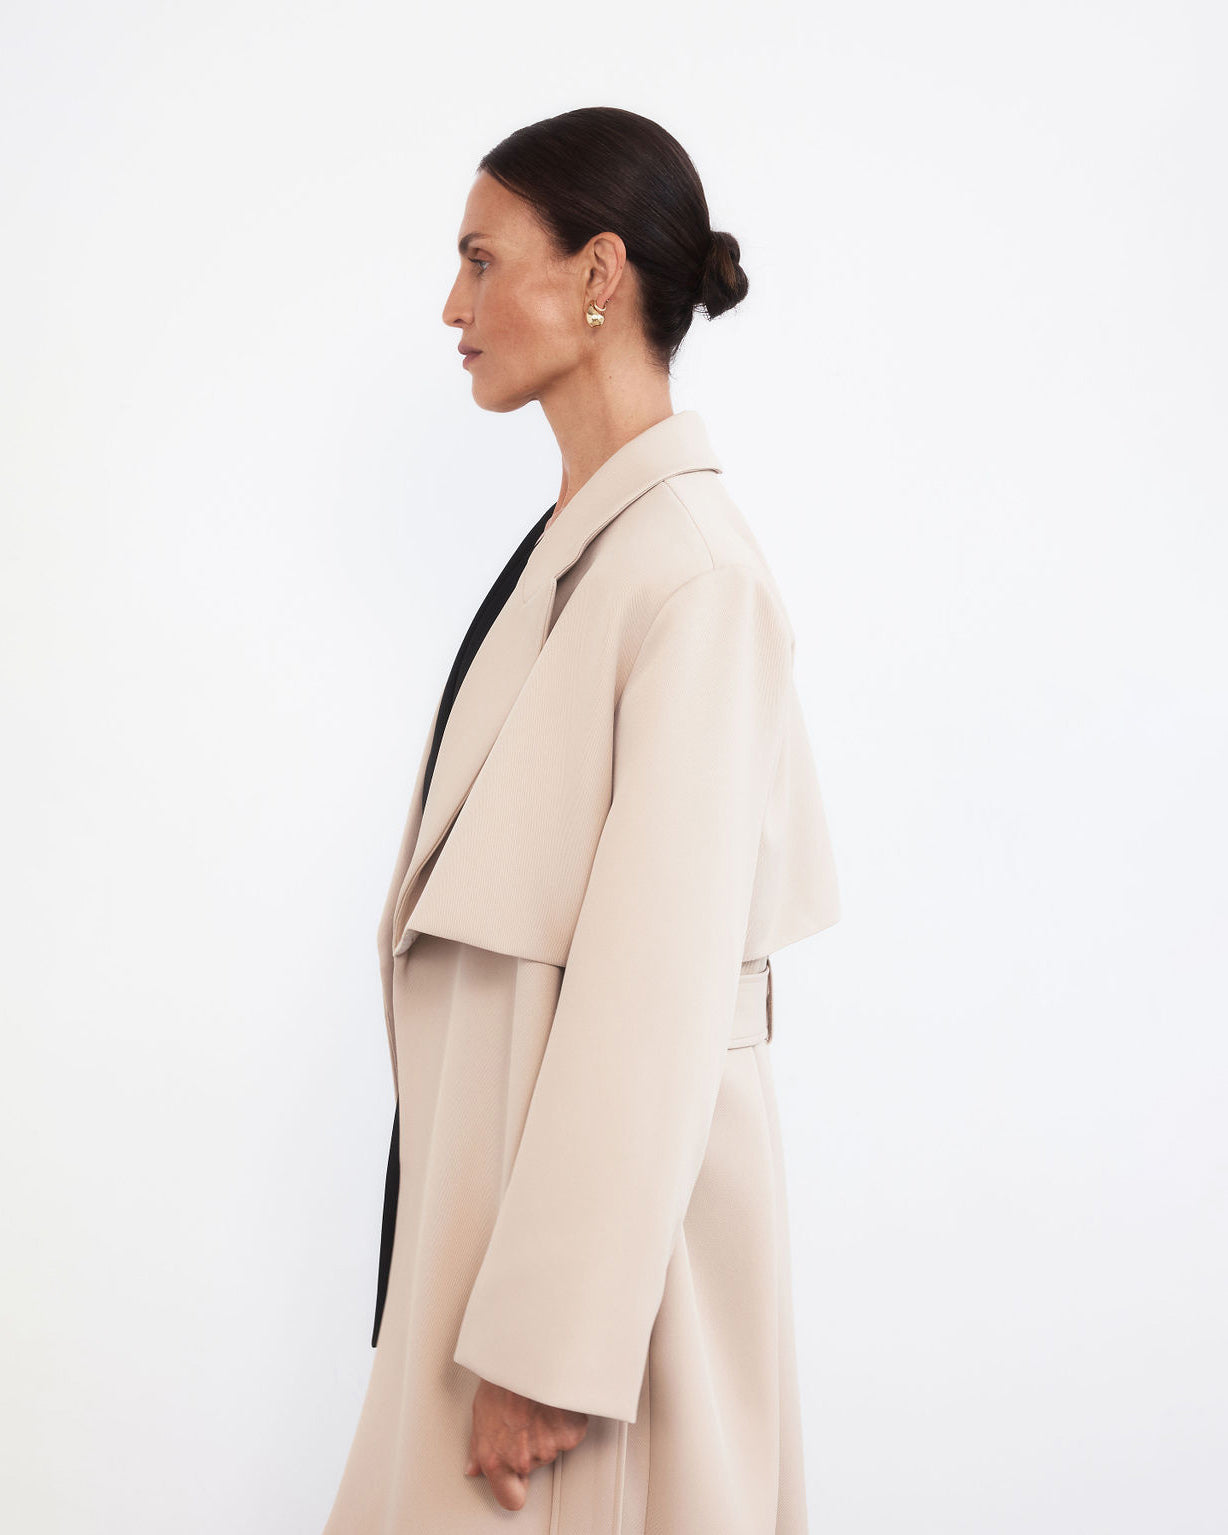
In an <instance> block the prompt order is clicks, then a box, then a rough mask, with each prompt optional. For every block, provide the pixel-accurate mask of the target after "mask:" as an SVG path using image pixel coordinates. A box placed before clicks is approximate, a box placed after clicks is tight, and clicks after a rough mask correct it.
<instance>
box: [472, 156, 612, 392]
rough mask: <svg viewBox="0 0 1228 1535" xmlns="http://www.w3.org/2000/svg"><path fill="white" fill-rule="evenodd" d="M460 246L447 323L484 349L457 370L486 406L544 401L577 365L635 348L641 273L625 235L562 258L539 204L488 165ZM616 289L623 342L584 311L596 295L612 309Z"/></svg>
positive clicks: (606, 236)
mask: <svg viewBox="0 0 1228 1535" xmlns="http://www.w3.org/2000/svg"><path fill="white" fill-rule="evenodd" d="M458 250H459V253H460V271H459V273H458V275H457V278H456V281H455V282H454V283H453V284H452V291H451V292H450V293H449V294H448V300H447V303H446V304H445V305H444V310H443V321H444V324H445V325H452V326H455V327H456V329H457V330H458V331H459V332H460V335H459V343H460V345H462V346H464V347H472V348H474V349H475V352H476V355H473V356H469V357H468V358H467V360H465V361H464V362H462V361H460V360H459V359H458V361H457V367H462V366H463V367H464V369H465V371H466V372H467V373H469V374H470V375H471V376H472V379H473V398H474V400H475V402H476V403H477V404H478V405H480V406H481V407H482V409H483V410H493V411H510V410H518V409H519V408H520V407H521V406H522V405H525V404H527V403H528V402H529V401H530V400H541V399H543V398H545V397H547V396H548V395H550V394H551V393H552V392H556V391H559V390H561V389H563V388H566V387H567V384H568V382H569V380H571V379H573V378H574V375H575V374H576V373H577V370H580V371H583V370H584V369H588V368H597V367H601V366H608V365H609V363H610V362H611V360H612V358H611V352H612V351H613V350H614V349H615V348H616V347H621V346H624V345H626V344H627V340H628V332H627V328H626V319H627V311H628V307H629V304H630V302H631V295H632V294H633V292H634V278H633V274H632V272H631V269H630V268H629V267H627V265H626V260H627V252H626V246H625V245H624V244H623V241H622V239H621V238H620V237H619V236H618V235H616V234H612V233H609V232H605V233H602V234H598V235H595V236H594V237H593V239H592V240H590V241H588V243H587V244H586V245H585V246H584V248H583V249H582V250H580V251H577V252H576V254H575V255H574V256H568V257H559V256H558V254H557V253H556V251H555V249H554V246H553V244H552V242H551V239H550V236H549V234H548V233H547V232H546V230H545V229H544V228H543V227H542V225H541V224H540V223H539V221H538V219H537V217H536V216H535V214H534V213H533V210H532V209H531V208H530V206H529V204H528V203H526V202H525V201H524V199H523V198H521V197H517V196H516V194H515V193H514V192H510V191H508V189H507V188H506V187H505V186H503V184H502V183H501V182H499V181H496V180H495V178H494V177H493V176H490V175H488V174H487V173H486V172H485V171H480V172H479V173H478V175H477V177H476V178H475V180H474V183H473V186H472V188H471V189H470V192H469V197H468V200H467V201H466V203H465V212H464V218H463V220H462V222H461V232H460V239H459V241H458ZM616 289H618V290H619V305H620V315H619V318H620V320H621V321H622V322H623V324H622V325H621V326H620V331H621V334H620V336H619V337H618V338H617V340H615V338H614V337H613V336H612V334H611V332H612V327H609V326H603V327H599V328H595V327H593V326H590V325H589V324H588V322H587V321H586V320H585V317H584V314H585V309H586V308H587V306H588V303H589V301H590V299H592V300H595V301H596V303H597V305H598V306H599V307H603V306H606V305H608V304H609V301H610V300H611V299H612V298H613V295H614V292H615V290H616ZM602 331H604V332H605V334H604V335H603V334H602ZM611 342H613V343H614V345H613V346H611V344H610V343H611ZM599 343H604V349H603V346H602V345H601V344H599Z"/></svg>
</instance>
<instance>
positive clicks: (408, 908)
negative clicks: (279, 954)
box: [391, 410, 722, 953]
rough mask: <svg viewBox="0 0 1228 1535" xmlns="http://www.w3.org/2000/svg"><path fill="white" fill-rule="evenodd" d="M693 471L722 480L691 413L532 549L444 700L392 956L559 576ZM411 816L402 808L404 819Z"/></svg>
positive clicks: (522, 669)
mask: <svg viewBox="0 0 1228 1535" xmlns="http://www.w3.org/2000/svg"><path fill="white" fill-rule="evenodd" d="M699 469H711V470H715V471H716V472H717V473H718V474H719V473H721V472H722V469H721V464H720V463H719V462H718V460H717V458H716V455H715V454H714V453H713V451H712V446H711V444H710V442H709V440H708V434H707V430H706V428H705V425H704V422H703V420H702V418H701V417H700V415H699V414H698V412H696V411H693V410H683V411H677V412H675V414H673V415H672V416H667V417H665V419H664V420H663V421H658V422H656V423H655V424H654V425H653V426H650V427H648V428H646V429H645V430H644V431H642V432H640V433H639V434H638V435H637V436H635V437H632V438H631V439H630V441H629V442H626V443H624V444H623V445H622V447H621V448H619V449H617V451H616V452H614V453H612V454H611V455H610V457H609V458H608V459H606V461H605V462H604V463H603V464H602V465H601V467H600V468H599V469H597V470H596V472H595V473H594V474H592V475H591V476H590V478H589V479H587V480H586V481H585V482H584V484H583V485H582V486H581V487H580V489H579V490H578V491H577V492H576V493H575V495H574V496H573V497H572V498H571V500H570V501H569V502H568V503H567V504H566V506H564V508H563V510H562V512H561V513H560V514H559V516H558V517H557V518H556V519H555V521H554V522H552V523H551V524H550V525H549V526H548V527H547V528H546V529H545V531H544V532H543V533H542V536H541V537H540V538H539V539H538V541H537V543H536V544H535V545H534V548H533V552H532V553H531V554H530V556H529V559H528V562H527V563H526V565H525V568H524V570H523V571H522V572H521V576H520V580H519V581H518V582H517V584H516V587H515V590H514V591H513V592H512V595H511V596H510V597H509V598H508V600H507V602H506V603H505V604H504V606H503V608H502V609H501V610H500V612H499V614H498V615H497V616H496V618H495V621H494V623H493V624H492V625H491V627H490V630H489V631H488V633H487V635H486V638H485V639H484V640H483V642H482V644H481V646H480V648H479V649H478V652H477V655H476V656H475V657H474V659H473V661H472V663H471V665H470V667H469V670H468V672H467V673H466V675H465V679H464V681H463V682H462V684H461V687H460V691H459V692H458V693H457V695H456V698H455V699H454V701H453V704H452V712H451V713H450V714H449V716H448V722H447V726H446V728H445V730H444V733H443V737H442V740H441V741H440V746H439V754H438V756H437V757H436V760H435V767H434V771H433V774H432V777H431V787H430V792H429V793H428V795H427V801H426V807H425V809H424V810H423V812H422V819H421V823H420V825H419V827H418V830H417V835H416V837H414V838H413V839H412V840H413V851H412V853H411V854H410V857H409V862H408V865H407V866H405V867H404V868H402V867H400V866H398V869H397V871H396V874H395V876H394V881H393V889H394V890H396V892H397V895H396V901H395V905H394V907H393V919H392V935H391V937H392V944H393V949H394V952H396V953H400V952H402V951H403V950H404V949H405V948H407V947H408V946H409V943H410V942H412V940H413V937H414V934H413V932H412V930H410V929H408V928H407V919H408V918H409V916H410V914H411V912H412V909H413V904H414V902H415V901H416V899H417V896H418V895H419V894H420V893H421V891H420V890H418V889H416V886H417V885H418V883H419V879H418V876H419V875H420V874H421V872H422V870H423V868H424V866H425V864H426V863H427V860H428V859H429V858H430V857H431V855H432V853H434V852H435V850H436V848H437V847H438V846H439V845H440V843H441V842H442V841H443V839H444V837H445V835H446V834H447V832H448V829H449V828H450V827H451V825H452V822H453V821H454V820H455V819H456V816H457V815H458V814H459V812H460V809H461V807H462V805H463V804H464V802H465V799H466V797H467V796H468V793H469V790H470V789H471V787H472V786H473V782H474V780H475V779H476V777H477V775H478V773H479V772H480V771H481V768H482V765H483V763H484V762H485V761H486V758H487V757H488V756H489V754H490V751H491V748H492V747H493V746H494V743H495V741H496V739H497V738H498V736H499V732H500V731H501V730H502V728H503V724H504V721H505V720H506V719H507V716H508V714H509V713H510V712H511V708H512V705H513V704H514V703H515V701H516V698H517V695H518V694H519V693H520V690H521V688H522V687H523V686H524V683H525V681H526V679H527V678H528V675H529V673H530V672H531V671H532V669H533V666H534V663H535V662H536V660H537V657H538V655H539V654H540V653H541V650H542V647H543V645H544V644H545V642H546V636H547V634H548V633H549V623H550V616H551V613H552V611H553V607H554V594H555V587H556V585H557V583H558V581H559V579H560V577H561V576H562V575H563V574H564V573H565V572H566V571H567V570H569V569H570V568H571V566H572V565H574V564H575V562H576V561H577V560H578V559H579V558H580V556H581V554H583V552H584V550H585V549H586V548H587V547H588V545H589V544H590V543H591V542H592V540H593V539H594V538H595V537H596V536H597V534H598V533H600V532H601V531H602V529H603V528H605V527H606V526H607V525H608V524H609V523H610V522H612V521H613V520H614V518H615V517H617V516H618V514H619V513H620V512H622V511H624V510H625V509H626V508H627V507H628V506H630V505H631V503H632V502H633V501H637V500H638V499H639V498H640V496H642V495H644V494H645V493H646V492H647V491H649V490H651V489H652V487H653V486H654V485H658V484H659V483H660V482H661V481H662V480H665V479H668V478H669V477H670V476H671V475H675V474H686V473H689V472H692V471H694V470H699ZM415 813H416V812H415V808H414V807H413V806H411V807H410V815H411V818H412V817H413V816H414V815H415Z"/></svg>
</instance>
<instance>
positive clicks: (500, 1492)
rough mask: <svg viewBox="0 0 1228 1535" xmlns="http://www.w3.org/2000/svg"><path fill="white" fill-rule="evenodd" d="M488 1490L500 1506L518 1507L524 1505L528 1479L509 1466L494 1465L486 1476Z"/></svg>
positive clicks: (527, 1491)
mask: <svg viewBox="0 0 1228 1535" xmlns="http://www.w3.org/2000/svg"><path fill="white" fill-rule="evenodd" d="M487 1481H488V1482H489V1483H490V1490H491V1491H492V1492H493V1493H494V1495H495V1501H496V1502H497V1503H498V1504H499V1507H500V1508H510V1509H519V1508H523V1507H524V1502H525V1499H526V1498H527V1497H528V1495H529V1479H528V1477H527V1476H521V1475H520V1474H519V1472H516V1471H513V1470H512V1469H511V1467H510V1466H494V1467H492V1468H491V1474H490V1475H488V1476H487Z"/></svg>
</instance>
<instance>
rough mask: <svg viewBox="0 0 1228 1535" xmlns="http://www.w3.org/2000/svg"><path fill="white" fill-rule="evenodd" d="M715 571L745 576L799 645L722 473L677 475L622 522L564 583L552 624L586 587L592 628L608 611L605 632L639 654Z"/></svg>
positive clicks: (620, 519)
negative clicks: (686, 595)
mask: <svg viewBox="0 0 1228 1535" xmlns="http://www.w3.org/2000/svg"><path fill="white" fill-rule="evenodd" d="M714 570H730V571H733V570H739V571H741V572H744V573H745V579H746V580H747V581H748V582H750V583H751V584H752V585H754V586H756V587H758V588H759V589H760V590H761V592H762V593H763V595H764V596H765V597H766V598H767V599H768V600H769V601H770V602H771V604H772V605H773V607H774V608H775V609H776V610H777V616H778V619H779V621H780V624H781V626H782V628H783V630H784V632H785V634H786V636H787V639H788V642H789V644H790V646H792V645H793V643H794V633H793V627H792V624H791V623H790V621H789V616H788V613H787V610H786V608H785V604H784V600H783V598H782V596H781V593H780V589H779V587H778V585H777V583H776V580H775V578H774V576H773V574H772V571H771V568H770V567H769V565H768V562H767V560H766V558H765V556H764V553H763V550H762V549H761V547H760V545H759V542H758V540H757V539H756V538H755V535H754V532H753V530H752V529H751V527H750V524H749V523H748V521H747V519H746V518H745V516H744V515H743V513H742V511H741V509H740V507H739V506H738V505H737V503H736V502H735V501H734V500H733V498H732V496H730V494H729V492H728V491H727V490H726V488H725V487H724V485H723V484H722V483H721V476H720V474H718V473H716V472H714V471H712V470H706V469H705V470H693V471H690V472H688V473H684V474H676V475H671V476H670V477H669V478H667V479H665V480H662V481H660V482H659V483H658V484H656V485H654V486H653V487H652V489H651V490H649V491H647V492H646V493H645V494H644V495H642V496H640V497H639V498H638V499H637V500H636V501H635V502H633V503H632V504H631V505H630V506H628V507H627V508H626V510H625V511H623V512H622V514H621V515H620V516H618V517H616V518H615V519H614V521H613V522H612V523H611V524H610V525H609V526H608V527H607V528H605V529H604V530H603V531H602V532H601V534H600V535H599V536H598V537H597V538H596V539H594V540H593V542H592V543H591V544H590V545H589V546H588V548H587V549H586V550H585V551H584V554H583V556H582V557H581V558H580V559H579V560H578V561H577V562H576V564H575V565H574V566H572V568H571V569H570V570H569V571H568V572H567V573H566V575H565V576H564V577H563V578H562V580H560V582H559V587H558V600H557V602H556V605H555V612H554V615H553V621H557V620H558V619H559V617H560V616H561V615H562V613H563V611H564V609H565V608H566V606H567V604H568V602H569V601H570V599H571V597H572V595H573V594H574V593H575V592H577V591H579V590H580V589H581V587H582V588H583V593H584V598H583V601H582V603H581V604H580V608H581V609H582V611H583V613H584V615H585V619H586V623H591V620H592V619H593V617H594V615H595V614H597V613H599V612H603V613H604V615H605V623H604V624H601V625H599V626H598V628H599V629H601V630H603V631H604V632H605V633H606V634H609V632H610V630H611V629H614V630H616V631H618V632H620V634H621V637H622V640H623V643H624V646H625V647H629V650H630V653H631V654H634V653H635V651H636V650H637V649H638V646H639V644H640V642H641V641H642V640H643V637H644V635H645V633H646V632H647V630H648V629H649V628H650V627H651V625H652V622H653V620H654V619H655V618H656V617H657V615H658V614H659V612H660V611H661V609H662V607H664V605H665V603H666V602H667V601H668V600H669V598H670V597H672V596H673V595H674V594H675V593H676V592H678V591H679V590H680V589H681V588H682V587H684V586H685V585H686V584H687V583H688V582H690V581H692V580H694V579H695V578H696V577H699V576H702V575H704V574H705V573H707V572H709V571H714ZM578 616H579V615H578V614H577V617H578Z"/></svg>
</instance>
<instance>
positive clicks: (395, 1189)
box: [371, 501, 558, 1348]
mask: <svg viewBox="0 0 1228 1535" xmlns="http://www.w3.org/2000/svg"><path fill="white" fill-rule="evenodd" d="M557 505H558V502H557V501H556V502H555V503H554V505H552V506H551V507H550V509H549V511H547V512H544V513H543V514H542V515H541V517H539V518H538V520H537V521H536V522H535V523H534V524H533V526H532V527H531V528H530V529H529V531H528V532H527V533H526V534H525V536H524V538H523V539H522V540H521V541H520V543H519V545H518V546H517V548H516V552H515V553H514V554H513V555H512V557H511V559H510V560H508V562H507V564H506V565H505V566H504V567H503V569H502V570H501V571H500V572H499V574H498V576H497V577H496V578H495V584H494V585H493V586H492V587H491V589H490V591H489V592H487V594H486V597H485V599H484V600H483V602H482V606H481V607H480V608H479V609H478V610H477V612H476V613H475V614H474V616H473V622H472V623H471V624H470V625H469V628H468V630H467V631H466V634H465V638H464V639H463V640H462V641H461V647H460V649H459V650H458V651H457V653H456V660H455V661H453V663H452V670H451V671H450V672H449V673H448V680H447V682H446V683H445V685H444V690H443V695H442V697H441V698H440V702H439V714H438V716H437V717H436V720H435V734H434V737H433V738H432V740H431V754H430V756H429V757H428V758H427V763H426V776H425V777H424V779H423V781H422V809H423V811H424V812H425V810H426V796H427V792H428V790H429V789H430V787H431V778H432V776H433V775H434V772H435V759H436V758H437V757H438V755H439V743H440V741H441V740H442V739H443V731H444V726H445V725H446V724H447V723H448V715H449V714H450V713H451V710H452V704H453V702H454V701H455V699H456V695H457V693H459V692H460V685H461V683H462V682H463V681H464V680H465V673H466V672H467V671H468V670H469V667H470V664H471V662H472V661H473V658H474V656H476V655H477V653H478V648H479V647H480V645H481V643H482V641H483V640H484V639H485V638H486V632H487V630H488V629H489V628H490V626H491V624H493V623H494V621H495V619H496V618H497V617H498V616H499V613H500V610H501V609H502V607H503V605H504V603H505V602H506V601H507V599H508V598H509V597H510V596H511V595H512V592H513V591H514V590H515V587H516V583H517V581H519V580H520V576H521V572H522V571H523V570H524V567H525V566H526V564H528V560H529V556H530V554H532V552H533V547H534V545H535V544H536V543H537V540H538V539H539V538H540V537H541V535H542V533H543V531H544V530H545V527H546V524H547V523H548V522H549V521H550V516H551V513H552V512H553V511H554V508H555V506H557ZM400 1136H401V1099H400V1095H399V1094H398V1096H397V1106H396V1109H395V1111H394V1113H393V1116H392V1139H391V1141H390V1142H389V1146H388V1170H387V1172H386V1173H385V1175H384V1223H383V1229H382V1231H381V1233H380V1247H379V1278H378V1281H377V1285H376V1295H375V1326H374V1328H373V1329H372V1332H371V1347H372V1348H374V1347H375V1346H376V1344H377V1343H378V1342H379V1324H380V1321H381V1319H382V1318H383V1315H384V1301H385V1298H386V1297H387V1294H388V1271H389V1269H390V1268H391V1267H392V1239H393V1237H394V1236H395V1234H396V1229H397V1197H398V1195H399V1193H400V1189H401V1158H400V1151H399V1145H400Z"/></svg>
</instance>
